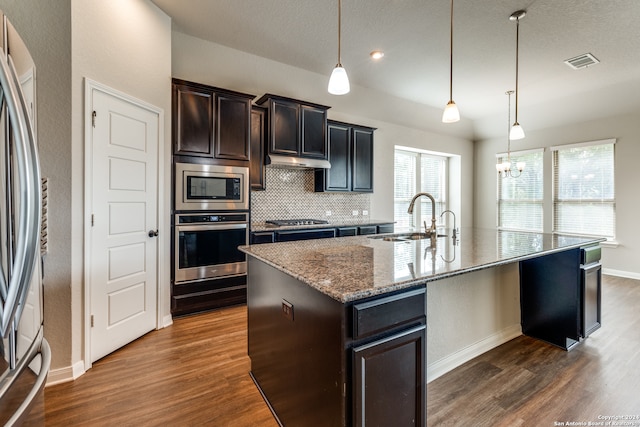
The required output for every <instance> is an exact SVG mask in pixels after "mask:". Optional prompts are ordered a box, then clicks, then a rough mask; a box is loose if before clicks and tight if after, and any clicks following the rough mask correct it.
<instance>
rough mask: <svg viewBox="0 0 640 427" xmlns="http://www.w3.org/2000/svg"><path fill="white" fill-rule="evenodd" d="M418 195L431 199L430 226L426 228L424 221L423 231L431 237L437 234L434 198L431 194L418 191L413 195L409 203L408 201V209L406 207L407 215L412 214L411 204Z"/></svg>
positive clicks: (414, 202)
mask: <svg viewBox="0 0 640 427" xmlns="http://www.w3.org/2000/svg"><path fill="white" fill-rule="evenodd" d="M420 196H425V197H428V198H429V199H431V228H427V223H426V221H425V223H424V232H425V233H426V234H429V235H431V236H432V237H435V236H436V234H437V230H436V200H435V199H434V198H433V196H432V195H431V194H429V193H418V194H416V195H415V196H413V199H411V203H409V209H407V213H408V214H409V215H412V214H413V206H414V205H415V204H416V199H417V198H418V197H420Z"/></svg>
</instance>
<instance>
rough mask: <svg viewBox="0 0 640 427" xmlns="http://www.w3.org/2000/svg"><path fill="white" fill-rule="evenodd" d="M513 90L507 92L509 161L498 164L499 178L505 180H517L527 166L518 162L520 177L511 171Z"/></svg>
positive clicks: (517, 167)
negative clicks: (510, 129) (509, 178)
mask: <svg viewBox="0 0 640 427" xmlns="http://www.w3.org/2000/svg"><path fill="white" fill-rule="evenodd" d="M513 93H514V92H513V91H512V90H508V91H506V92H505V95H508V96H509V108H508V113H507V160H506V161H503V162H502V163H497V164H496V170H497V171H498V176H501V177H503V178H508V177H511V178H517V177H519V176H520V175H522V171H523V170H524V167H525V166H526V164H525V162H517V163H516V169H518V172H519V173H518V175H515V172H513V170H512V169H511V136H510V131H509V128H511V95H513Z"/></svg>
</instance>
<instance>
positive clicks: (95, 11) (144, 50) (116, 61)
mask: <svg viewBox="0 0 640 427" xmlns="http://www.w3.org/2000/svg"><path fill="white" fill-rule="evenodd" d="M71 19H72V27H71V37H72V46H73V49H72V73H71V85H72V89H71V94H70V95H71V99H72V121H71V129H72V139H71V143H70V145H71V156H72V157H71V159H72V168H73V169H72V174H71V175H72V185H71V189H72V201H71V210H70V211H71V216H72V228H71V247H72V253H71V260H72V281H71V292H72V295H71V305H72V316H73V317H72V320H71V325H70V328H71V330H70V336H69V339H70V340H71V341H70V343H67V345H69V346H70V347H71V348H72V355H71V364H73V365H77V364H78V363H79V362H81V361H82V359H83V357H84V355H83V345H84V342H83V334H84V328H83V325H84V321H85V317H84V316H85V313H84V312H83V305H84V282H83V279H84V276H83V275H84V265H83V261H84V247H83V241H84V226H85V221H84V186H83V179H84V143H85V141H84V118H85V111H84V79H85V78H89V79H91V80H94V81H97V82H99V83H102V84H105V85H107V86H110V87H112V88H114V89H116V90H118V91H120V92H124V93H126V94H128V95H131V96H133V97H135V98H138V99H141V100H143V101H145V102H147V103H149V104H152V105H155V106H157V107H159V108H161V109H163V110H164V112H165V123H164V137H165V141H163V147H162V148H161V149H164V158H165V171H164V190H165V192H166V191H169V189H170V185H169V184H170V177H171V168H170V159H171V144H170V142H171V132H170V130H171V121H170V117H171V20H170V19H169V17H167V16H166V15H165V14H164V13H163V12H162V11H160V9H158V8H157V7H156V6H155V5H154V4H153V3H151V2H150V1H148V0H116V1H109V2H101V1H92V2H88V1H84V0H72V2H71ZM164 203H165V205H164V206H160V207H159V208H160V209H161V210H162V211H164V212H169V209H170V205H169V203H170V198H168V197H165V199H164ZM159 228H160V232H161V233H164V235H165V236H167V240H166V242H167V245H165V246H166V247H165V248H162V250H163V251H164V254H162V255H161V262H160V265H162V266H164V268H165V271H164V279H165V280H161V281H160V285H161V292H162V294H163V296H164V304H163V306H162V307H160V308H159V309H160V311H161V312H162V313H163V314H165V315H170V306H169V304H170V301H169V292H170V289H169V283H168V278H169V263H168V262H166V260H168V259H169V256H170V255H169V244H168V242H169V239H168V236H169V235H170V226H169V215H166V216H165V222H164V224H161V225H160V227H159ZM163 259H164V260H165V262H163V261H162V260H163ZM161 279H162V276H161ZM45 321H46V319H45ZM54 368H55V366H54ZM76 369H77V368H76ZM54 374H55V373H54ZM74 375H75V374H74Z"/></svg>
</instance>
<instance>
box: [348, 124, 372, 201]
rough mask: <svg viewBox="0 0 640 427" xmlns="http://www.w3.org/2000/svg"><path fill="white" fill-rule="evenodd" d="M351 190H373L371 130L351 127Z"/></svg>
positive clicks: (369, 191)
mask: <svg viewBox="0 0 640 427" xmlns="http://www.w3.org/2000/svg"><path fill="white" fill-rule="evenodd" d="M352 187H353V191H359V192H366V193H371V192H373V130H371V129H361V128H354V129H353V185H352Z"/></svg>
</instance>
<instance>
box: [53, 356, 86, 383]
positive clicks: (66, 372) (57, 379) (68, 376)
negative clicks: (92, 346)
mask: <svg viewBox="0 0 640 427" xmlns="http://www.w3.org/2000/svg"><path fill="white" fill-rule="evenodd" d="M84 373H85V370H84V361H83V360H80V361H78V362H76V363H74V364H73V366H67V367H64V368H58V369H53V370H51V371H49V375H48V376H47V384H46V387H48V386H50V385H54V384H60V383H66V382H69V381H73V380H75V379H76V378H78V377H79V376H80V375H82V374H84Z"/></svg>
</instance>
